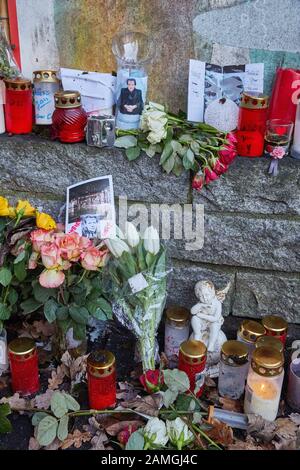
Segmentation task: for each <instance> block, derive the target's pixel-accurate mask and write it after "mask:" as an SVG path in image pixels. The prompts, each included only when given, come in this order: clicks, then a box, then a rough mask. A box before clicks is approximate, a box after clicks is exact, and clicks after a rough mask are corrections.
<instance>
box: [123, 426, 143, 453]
mask: <svg viewBox="0 0 300 470" xmlns="http://www.w3.org/2000/svg"><path fill="white" fill-rule="evenodd" d="M144 445H145V439H144V436H143V434H142V433H141V431H139V430H137V431H135V432H133V433H132V434H131V436H130V437H129V439H128V441H127V444H126V447H125V450H143V449H144Z"/></svg>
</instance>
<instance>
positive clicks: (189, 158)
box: [183, 148, 195, 170]
mask: <svg viewBox="0 0 300 470" xmlns="http://www.w3.org/2000/svg"><path fill="white" fill-rule="evenodd" d="M194 163H195V155H194V152H193V151H192V150H191V149H190V148H189V149H187V151H186V153H185V154H184V157H183V166H184V168H185V169H186V170H191V169H192V168H193V166H194Z"/></svg>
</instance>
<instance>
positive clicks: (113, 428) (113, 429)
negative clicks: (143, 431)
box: [105, 419, 145, 436]
mask: <svg viewBox="0 0 300 470" xmlns="http://www.w3.org/2000/svg"><path fill="white" fill-rule="evenodd" d="M144 425H145V423H144V422H143V421H141V420H139V419H134V420H131V421H128V420H124V421H118V422H116V423H114V424H111V425H110V426H107V427H106V428H105V431H106V432H107V434H109V435H110V436H116V435H117V434H119V432H120V431H122V430H123V429H125V428H128V427H135V428H136V429H138V428H140V427H142V426H144Z"/></svg>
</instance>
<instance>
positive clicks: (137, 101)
mask: <svg viewBox="0 0 300 470" xmlns="http://www.w3.org/2000/svg"><path fill="white" fill-rule="evenodd" d="M135 75H136V74H135ZM146 92H147V77H145V76H144V77H136V76H132V75H130V73H129V70H126V69H125V70H122V73H119V74H118V78H117V96H116V108H117V109H116V126H117V127H118V128H119V129H137V128H139V126H140V119H141V115H142V112H143V109H144V105H145V100H146Z"/></svg>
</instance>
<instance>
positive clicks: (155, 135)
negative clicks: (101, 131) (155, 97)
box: [115, 102, 237, 190]
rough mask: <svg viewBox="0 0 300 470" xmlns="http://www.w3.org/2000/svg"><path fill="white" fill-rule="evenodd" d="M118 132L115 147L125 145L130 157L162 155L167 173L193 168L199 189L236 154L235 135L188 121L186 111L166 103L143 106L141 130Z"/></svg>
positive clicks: (133, 158) (214, 176)
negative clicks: (173, 111) (174, 110)
mask: <svg viewBox="0 0 300 470" xmlns="http://www.w3.org/2000/svg"><path fill="white" fill-rule="evenodd" d="M117 135H118V138H117V139H116V141H115V146H116V147H119V148H125V149H126V155H127V158H128V159H129V160H135V159H136V158H138V157H139V156H140V154H141V152H142V151H144V152H145V153H146V154H147V155H148V156H149V157H151V158H152V157H154V155H155V154H156V153H157V154H161V157H160V162H159V164H160V165H161V166H162V168H163V169H164V170H165V171H166V172H167V173H171V172H172V173H174V174H175V175H176V176H179V175H180V174H181V173H182V172H183V171H184V170H192V171H193V173H194V175H195V176H194V179H193V188H194V189H197V190H201V189H202V187H203V185H205V184H209V183H210V182H211V181H214V180H215V179H217V178H219V177H220V176H221V175H222V174H223V173H225V172H226V171H227V170H228V167H229V165H230V164H231V163H232V161H233V160H234V158H235V157H236V155H237V152H236V139H235V137H234V135H233V134H231V133H230V134H226V133H224V132H221V131H219V130H218V129H215V128H214V127H211V126H209V125H207V124H204V123H192V122H189V121H187V120H186V119H185V116H184V115H183V114H180V115H178V116H176V115H174V114H171V113H167V112H166V110H165V108H164V106H162V105H160V104H157V103H152V102H150V103H149V104H148V105H146V106H145V108H144V111H143V114H142V117H141V126H140V129H131V130H121V129H119V130H118V131H117Z"/></svg>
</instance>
